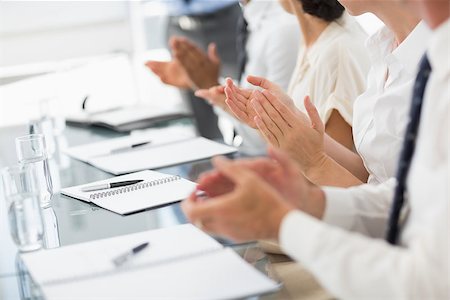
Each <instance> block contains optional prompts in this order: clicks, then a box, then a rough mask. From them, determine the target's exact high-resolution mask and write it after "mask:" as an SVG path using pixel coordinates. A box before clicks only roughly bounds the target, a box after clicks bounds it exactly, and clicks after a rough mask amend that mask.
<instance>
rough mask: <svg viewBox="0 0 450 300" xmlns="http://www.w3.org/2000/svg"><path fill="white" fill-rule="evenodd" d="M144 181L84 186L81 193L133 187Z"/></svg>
mask: <svg viewBox="0 0 450 300" xmlns="http://www.w3.org/2000/svg"><path fill="white" fill-rule="evenodd" d="M142 181H144V180H142V179H139V180H127V181H119V182H111V183H103V184H97V185H91V186H85V187H83V188H82V189H81V191H82V192H93V191H98V190H106V189H112V188H116V187H121V186H127V185H133V184H136V183H139V182H142Z"/></svg>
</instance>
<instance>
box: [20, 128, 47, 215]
mask: <svg viewBox="0 0 450 300" xmlns="http://www.w3.org/2000/svg"><path fill="white" fill-rule="evenodd" d="M16 152H17V158H18V160H19V163H20V164H22V165H30V166H33V167H34V168H31V171H32V172H35V174H34V175H35V177H36V179H37V181H38V191H39V199H40V203H41V207H48V206H50V200H51V197H52V194H53V184H52V178H51V174H50V168H49V164H48V155H47V148H46V144H45V138H44V136H43V135H42V134H29V135H25V136H21V137H18V138H16Z"/></svg>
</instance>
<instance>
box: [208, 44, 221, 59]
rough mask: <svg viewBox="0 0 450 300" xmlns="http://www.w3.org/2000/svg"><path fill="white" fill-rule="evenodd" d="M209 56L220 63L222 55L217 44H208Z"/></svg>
mask: <svg viewBox="0 0 450 300" xmlns="http://www.w3.org/2000/svg"><path fill="white" fill-rule="evenodd" d="M208 57H209V59H210V60H211V61H212V62H213V63H215V64H219V63H220V57H219V54H218V53H217V46H216V44H215V43H211V44H209V45H208Z"/></svg>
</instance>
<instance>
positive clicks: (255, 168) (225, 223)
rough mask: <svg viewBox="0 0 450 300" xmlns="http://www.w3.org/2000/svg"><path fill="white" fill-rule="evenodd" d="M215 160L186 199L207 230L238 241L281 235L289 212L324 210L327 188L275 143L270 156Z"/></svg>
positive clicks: (196, 221)
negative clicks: (305, 174) (308, 177)
mask: <svg viewBox="0 0 450 300" xmlns="http://www.w3.org/2000/svg"><path fill="white" fill-rule="evenodd" d="M213 165H214V167H215V169H214V170H212V171H209V172H207V173H204V174H202V175H201V176H200V177H199V179H198V187H197V191H196V192H194V193H192V194H191V196H190V197H189V198H188V199H186V200H185V201H183V203H182V209H183V211H184V213H185V215H186V216H187V217H188V219H189V220H190V221H191V222H192V223H194V224H196V225H197V226H199V227H201V228H202V229H203V230H205V231H207V232H211V233H214V234H219V235H221V236H224V237H227V238H231V239H233V240H236V241H248V240H254V239H278V237H279V236H278V233H279V229H280V225H281V223H282V220H283V218H284V217H285V216H286V215H287V214H288V213H289V212H291V211H293V210H302V211H304V212H305V213H308V214H310V215H312V216H313V217H316V218H319V219H320V218H321V217H322V215H323V211H324V208H325V197H324V194H323V192H322V190H321V189H320V188H318V187H317V186H315V185H312V184H310V183H309V182H308V181H307V180H306V179H305V178H304V177H303V175H302V172H301V170H300V169H299V167H298V165H297V164H295V162H293V161H292V160H291V159H290V158H289V156H288V155H287V154H285V153H284V152H282V151H281V150H279V149H274V148H269V157H268V158H256V159H241V160H234V161H233V160H228V159H226V158H223V157H218V158H215V159H213ZM199 190H200V191H202V194H204V193H205V194H206V196H207V198H206V199H205V198H204V196H199V193H198V191H199Z"/></svg>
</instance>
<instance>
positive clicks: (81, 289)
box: [43, 249, 277, 300]
mask: <svg viewBox="0 0 450 300" xmlns="http://www.w3.org/2000/svg"><path fill="white" fill-rule="evenodd" d="M276 289H277V284H276V283H275V282H273V281H272V280H270V279H268V278H267V277H265V276H264V275H263V274H261V273H260V272H259V271H257V270H256V269H254V268H253V267H251V266H250V265H248V264H247V263H246V262H245V261H244V260H243V259H242V258H241V257H240V256H239V255H238V254H236V253H235V252H234V251H233V250H231V249H221V250H218V251H214V252H210V253H207V254H203V255H198V256H195V257H191V258H188V259H184V260H175V261H173V262H168V263H165V264H159V265H153V266H149V267H148V268H141V269H137V270H130V271H127V272H122V273H116V274H111V275H109V276H102V277H97V278H90V279H85V280H80V281H74V282H70V283H66V284H54V285H46V286H44V287H43V292H44V295H45V298H46V299H48V300H64V299H86V300H87V299H183V300H184V299H192V300H194V299H195V300H199V299H208V300H210V299H235V298H242V297H248V296H253V295H259V294H264V293H268V292H271V291H274V290H276Z"/></svg>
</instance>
